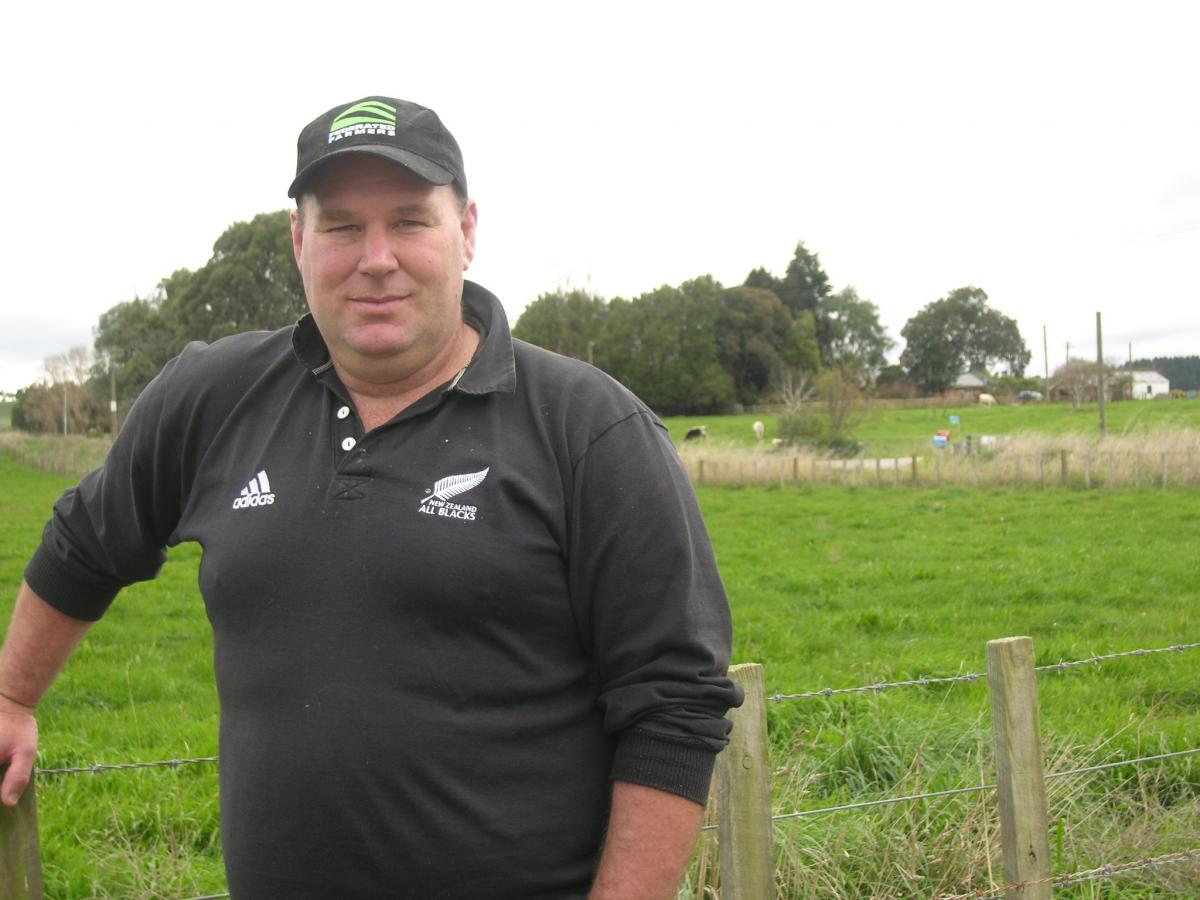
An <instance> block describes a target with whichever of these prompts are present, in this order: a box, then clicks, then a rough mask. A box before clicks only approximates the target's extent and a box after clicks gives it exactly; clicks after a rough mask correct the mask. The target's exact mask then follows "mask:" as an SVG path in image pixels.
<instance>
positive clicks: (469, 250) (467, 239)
mask: <svg viewBox="0 0 1200 900" xmlns="http://www.w3.org/2000/svg"><path fill="white" fill-rule="evenodd" d="M478 224H479V210H478V208H477V207H476V206H475V201H474V200H468V201H467V205H466V208H465V209H463V214H462V233H463V271H464V272H465V271H467V269H469V268H470V267H471V260H473V259H474V258H475V228H476V226H477V225H478Z"/></svg>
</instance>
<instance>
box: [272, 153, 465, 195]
mask: <svg viewBox="0 0 1200 900" xmlns="http://www.w3.org/2000/svg"><path fill="white" fill-rule="evenodd" d="M348 153H365V154H369V155H371V156H380V157H383V158H384V159H386V160H388V161H390V162H394V163H395V164H396V165H398V166H402V167H403V168H405V169H408V171H410V172H412V173H413V174H414V175H416V176H417V177H418V178H420V179H422V180H424V181H428V182H429V183H430V184H437V185H442V184H450V183H451V182H452V181H454V176H453V175H452V174H451V173H450V172H448V171H446V170H445V169H443V168H442V167H441V166H439V165H437V164H436V163H432V162H430V161H429V160H427V159H426V158H425V157H423V156H418V155H417V154H415V153H409V152H408V151H407V150H401V149H400V148H399V147H364V146H357V147H353V146H352V147H345V148H343V149H340V150H334V151H333V152H331V153H326V154H325V155H324V156H322V157H321V158H320V159H318V160H315V161H313V162H312V163H310V164H309V165H307V166H305V167H304V168H303V169H301V170H300V171H299V172H298V173H297V174H296V178H295V180H293V181H292V183H291V185H290V186H289V187H288V193H287V195H288V196H289V197H291V198H293V199H295V198H296V197H298V196H299V195H300V193H301V191H302V189H303V187H304V185H305V183H306V182H308V181H310V180H311V179H312V177H313V175H315V174H316V172H317V170H318V169H319V168H321V166H323V165H324V164H325V163H327V162H329V160H331V159H333V158H334V157H337V156H345V155H346V154H348Z"/></svg>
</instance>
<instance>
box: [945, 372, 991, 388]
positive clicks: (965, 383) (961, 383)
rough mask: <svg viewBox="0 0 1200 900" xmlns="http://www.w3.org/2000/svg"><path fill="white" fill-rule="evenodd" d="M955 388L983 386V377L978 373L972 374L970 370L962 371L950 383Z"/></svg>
mask: <svg viewBox="0 0 1200 900" xmlns="http://www.w3.org/2000/svg"><path fill="white" fill-rule="evenodd" d="M950 386H951V387H956V388H981V387H984V383H983V379H981V378H980V377H979V376H978V375H972V374H971V373H970V372H963V373H962V374H961V375H959V376H958V378H957V379H956V380H955V382H954V384H952V385H950Z"/></svg>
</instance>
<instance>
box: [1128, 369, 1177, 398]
mask: <svg viewBox="0 0 1200 900" xmlns="http://www.w3.org/2000/svg"><path fill="white" fill-rule="evenodd" d="M1129 375H1130V377H1131V379H1132V382H1131V384H1130V387H1131V388H1132V391H1133V399H1134V400H1153V399H1154V398H1155V397H1169V396H1171V382H1169V381H1168V380H1167V379H1166V378H1164V377H1163V376H1162V375H1159V374H1158V373H1157V372H1149V371H1140V372H1139V371H1136V370H1135V371H1133V372H1130V373H1129Z"/></svg>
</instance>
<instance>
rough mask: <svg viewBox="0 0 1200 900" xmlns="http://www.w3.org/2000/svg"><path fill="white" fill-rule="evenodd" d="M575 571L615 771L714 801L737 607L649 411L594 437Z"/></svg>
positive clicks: (586, 465) (580, 472) (580, 475)
mask: <svg viewBox="0 0 1200 900" xmlns="http://www.w3.org/2000/svg"><path fill="white" fill-rule="evenodd" d="M569 521H570V529H571V546H570V550H569V553H570V557H569V563H568V565H569V577H570V582H571V592H572V597H573V598H577V599H576V604H577V613H576V614H577V616H578V617H580V618H581V620H582V625H583V627H582V629H581V630H582V633H583V634H584V635H588V636H590V640H591V641H592V647H591V648H590V649H591V652H592V654H593V658H594V659H595V666H596V673H597V679H598V693H599V702H600V705H601V708H602V710H603V713H604V727H605V730H606V732H608V733H609V734H611V735H613V736H614V737H615V738H616V742H617V743H616V754H615V759H614V764H613V769H612V772H611V777H612V778H613V779H615V780H620V781H630V782H634V783H637V784H643V785H646V786H649V787H654V788H658V789H660V790H665V791H669V792H671V793H675V794H679V795H680V796H684V797H688V798H689V799H692V800H695V801H696V802H698V803H704V802H705V801H706V799H707V795H708V787H709V781H710V778H711V775H712V767H713V761H714V758H715V756H716V754H717V753H718V752H719V751H720V750H721V749H722V748H723V747H724V746H725V745H726V744H727V743H728V735H729V729H730V723H729V721H728V720H727V719H725V718H724V716H725V713H726V712H727V711H728V709H729V708H730V707H733V706H738V705H740V704H741V701H742V693H741V689H740V688H739V687H738V686H737V685H736V684H734V683H733V682H732V681H730V680H729V678H728V677H727V674H726V673H727V669H728V666H729V661H730V653H731V642H732V626H731V618H730V612H729V603H728V600H727V598H726V595H725V590H724V587H723V585H722V584H721V578H720V575H719V574H718V571H717V565H716V560H715V558H714V555H713V550H712V545H711V543H710V541H709V537H708V532H707V530H706V529H705V526H704V522H703V519H702V518H701V514H700V509H699V506H698V504H697V501H696V496H695V492H694V491H693V490H692V486H691V483H690V482H689V480H688V478H687V474H686V473H685V472H684V469H683V466H682V463H681V462H680V461H679V458H678V455H677V454H676V452H675V448H674V446H673V444H672V443H671V440H670V438H669V437H668V435H667V433H666V429H665V428H664V427H663V426H662V424H661V423H660V422H658V420H657V419H656V418H654V417H653V415H652V414H650V413H649V412H646V411H642V412H636V413H633V414H632V415H629V416H627V417H626V418H624V419H623V420H621V421H619V422H617V423H616V424H615V425H613V426H611V427H609V428H608V429H607V430H605V431H604V432H603V433H601V434H599V435H598V436H597V437H595V439H594V440H592V441H591V442H590V445H589V446H588V448H587V451H586V452H585V453H584V454H583V455H582V457H581V458H580V459H579V461H578V462H577V463H576V464H575V467H574V496H573V498H572V505H571V511H570V516H569Z"/></svg>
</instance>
